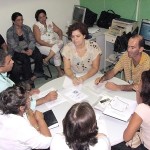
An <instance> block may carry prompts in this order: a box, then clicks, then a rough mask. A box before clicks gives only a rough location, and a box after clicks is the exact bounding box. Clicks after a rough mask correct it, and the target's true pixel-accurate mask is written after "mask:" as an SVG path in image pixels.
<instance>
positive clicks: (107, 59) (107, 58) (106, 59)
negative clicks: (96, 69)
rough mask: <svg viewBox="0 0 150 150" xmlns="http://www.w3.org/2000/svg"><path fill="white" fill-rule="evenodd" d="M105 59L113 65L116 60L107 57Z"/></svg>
mask: <svg viewBox="0 0 150 150" xmlns="http://www.w3.org/2000/svg"><path fill="white" fill-rule="evenodd" d="M106 61H107V62H110V63H112V64H114V65H115V64H116V62H117V61H112V60H110V59H109V58H106Z"/></svg>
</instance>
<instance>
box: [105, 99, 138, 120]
mask: <svg viewBox="0 0 150 150" xmlns="http://www.w3.org/2000/svg"><path fill="white" fill-rule="evenodd" d="M136 106H137V102H136V101H133V100H128V99H125V98H122V97H118V96H115V97H114V98H113V100H112V101H111V102H110V103H109V105H107V107H106V108H105V109H104V111H103V113H104V114H105V115H108V116H111V117H114V118H117V119H120V120H122V121H128V120H129V118H130V117H131V115H132V114H133V112H134V110H135V108H136Z"/></svg>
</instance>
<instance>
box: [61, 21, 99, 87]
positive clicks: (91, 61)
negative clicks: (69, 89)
mask: <svg viewBox="0 0 150 150" xmlns="http://www.w3.org/2000/svg"><path fill="white" fill-rule="evenodd" d="M67 35H68V38H69V39H71V42H69V43H68V44H67V45H66V46H64V48H63V51H62V55H63V61H64V70H65V74H66V75H67V76H68V77H69V78H70V79H71V80H72V82H73V84H74V85H79V84H81V83H83V82H84V81H85V80H87V79H88V78H90V77H92V76H93V75H95V74H96V73H97V72H98V70H99V66H100V55H101V53H102V51H101V49H100V47H99V46H98V44H97V43H95V42H94V41H89V40H87V38H88V29H87V27H86V25H85V24H83V23H74V24H72V25H70V26H69V28H68V32H67ZM80 73H81V74H82V76H80V77H77V76H76V74H80ZM83 74H84V75H83Z"/></svg>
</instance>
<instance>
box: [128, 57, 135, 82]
mask: <svg viewBox="0 0 150 150" xmlns="http://www.w3.org/2000/svg"><path fill="white" fill-rule="evenodd" d="M132 67H133V61H132V60H131V63H130V75H131V78H130V80H129V81H128V83H129V84H133V83H134V81H133V72H132Z"/></svg>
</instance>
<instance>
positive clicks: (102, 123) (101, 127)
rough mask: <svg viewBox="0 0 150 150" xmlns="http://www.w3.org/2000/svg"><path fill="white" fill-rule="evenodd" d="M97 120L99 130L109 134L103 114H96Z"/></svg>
mask: <svg viewBox="0 0 150 150" xmlns="http://www.w3.org/2000/svg"><path fill="white" fill-rule="evenodd" d="M96 120H97V126H98V132H99V133H104V134H105V135H108V131H107V128H106V122H105V120H104V119H103V115H98V114H96Z"/></svg>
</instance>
